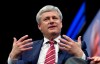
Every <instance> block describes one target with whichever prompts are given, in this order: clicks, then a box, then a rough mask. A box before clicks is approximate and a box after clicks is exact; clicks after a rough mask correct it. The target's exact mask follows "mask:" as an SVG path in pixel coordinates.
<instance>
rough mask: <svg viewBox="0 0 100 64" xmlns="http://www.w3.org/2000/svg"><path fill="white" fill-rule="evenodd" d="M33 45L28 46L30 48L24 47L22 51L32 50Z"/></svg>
mask: <svg viewBox="0 0 100 64" xmlns="http://www.w3.org/2000/svg"><path fill="white" fill-rule="evenodd" d="M32 48H33V47H28V48H22V49H21V51H27V50H31V49H32Z"/></svg>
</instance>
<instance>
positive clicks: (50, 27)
mask: <svg viewBox="0 0 100 64" xmlns="http://www.w3.org/2000/svg"><path fill="white" fill-rule="evenodd" d="M55 27H56V26H49V27H48V28H49V29H54V28H55Z"/></svg>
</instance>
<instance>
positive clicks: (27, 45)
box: [19, 42, 33, 49]
mask: <svg viewBox="0 0 100 64" xmlns="http://www.w3.org/2000/svg"><path fill="white" fill-rule="evenodd" d="M32 44H33V42H29V43H27V44H24V45H22V46H20V47H19V48H20V49H21V48H28V47H31V46H32Z"/></svg>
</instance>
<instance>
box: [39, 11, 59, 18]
mask: <svg viewBox="0 0 100 64" xmlns="http://www.w3.org/2000/svg"><path fill="white" fill-rule="evenodd" d="M48 16H59V14H58V12H57V11H48V12H45V13H42V14H41V17H42V18H44V17H48Z"/></svg>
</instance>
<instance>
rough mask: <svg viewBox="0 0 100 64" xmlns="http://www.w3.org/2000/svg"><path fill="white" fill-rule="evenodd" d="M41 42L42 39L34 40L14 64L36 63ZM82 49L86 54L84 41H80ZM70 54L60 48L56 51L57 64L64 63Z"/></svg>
mask: <svg viewBox="0 0 100 64" xmlns="http://www.w3.org/2000/svg"><path fill="white" fill-rule="evenodd" d="M42 43H43V39H42V40H37V41H34V43H33V49H32V50H30V51H26V52H24V53H23V54H22V56H20V58H19V60H18V61H16V64H37V62H38V58H39V53H40V49H41V47H42ZM82 49H83V51H84V53H85V54H86V56H88V54H87V51H86V44H85V42H82ZM72 56H73V55H71V54H69V53H68V52H66V51H63V50H60V51H59V53H58V63H57V64H64V63H65V62H66V60H67V59H68V58H70V57H72Z"/></svg>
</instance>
